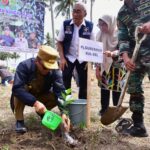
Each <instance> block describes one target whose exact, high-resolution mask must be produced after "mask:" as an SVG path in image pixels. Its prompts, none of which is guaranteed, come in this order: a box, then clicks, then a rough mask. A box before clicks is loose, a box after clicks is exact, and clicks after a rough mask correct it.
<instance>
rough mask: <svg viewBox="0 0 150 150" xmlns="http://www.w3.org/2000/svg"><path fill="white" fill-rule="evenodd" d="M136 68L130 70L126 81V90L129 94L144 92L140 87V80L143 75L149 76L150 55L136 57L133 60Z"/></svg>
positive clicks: (141, 80)
mask: <svg viewBox="0 0 150 150" xmlns="http://www.w3.org/2000/svg"><path fill="white" fill-rule="evenodd" d="M135 64H136V69H135V71H133V72H131V75H130V79H129V82H128V90H127V92H128V93H129V94H134V93H141V94H142V93H144V91H143V88H142V82H143V79H144V77H145V75H148V76H149V77H150V55H149V56H145V57H141V58H140V57H138V58H137V61H136V62H135Z"/></svg>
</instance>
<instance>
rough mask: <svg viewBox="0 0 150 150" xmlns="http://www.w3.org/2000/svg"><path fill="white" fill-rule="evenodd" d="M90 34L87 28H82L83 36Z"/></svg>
mask: <svg viewBox="0 0 150 150" xmlns="http://www.w3.org/2000/svg"><path fill="white" fill-rule="evenodd" d="M90 34H91V33H90V32H89V28H88V27H84V29H83V35H90Z"/></svg>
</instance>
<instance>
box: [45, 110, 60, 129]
mask: <svg viewBox="0 0 150 150" xmlns="http://www.w3.org/2000/svg"><path fill="white" fill-rule="evenodd" d="M61 122H62V118H61V117H60V116H59V115H57V114H56V113H54V112H52V111H48V110H47V111H46V112H45V114H44V117H43V119H42V124H43V125H44V126H45V127H47V128H48V129H50V130H53V131H54V130H56V129H57V127H58V126H59V125H60V123H61Z"/></svg>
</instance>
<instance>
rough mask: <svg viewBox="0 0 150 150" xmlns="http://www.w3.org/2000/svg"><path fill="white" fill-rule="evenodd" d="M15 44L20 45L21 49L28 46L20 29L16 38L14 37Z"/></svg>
mask: <svg viewBox="0 0 150 150" xmlns="http://www.w3.org/2000/svg"><path fill="white" fill-rule="evenodd" d="M15 46H16V47H21V48H23V49H25V48H28V41H27V39H26V38H25V37H24V33H23V31H22V30H21V31H19V32H18V34H17V38H15Z"/></svg>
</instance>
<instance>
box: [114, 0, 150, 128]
mask: <svg viewBox="0 0 150 150" xmlns="http://www.w3.org/2000/svg"><path fill="white" fill-rule="evenodd" d="M117 21H118V29H119V32H118V38H119V49H120V53H124V52H127V53H128V55H129V56H131V55H132V52H133V49H134V47H135V37H134V32H135V28H136V26H140V25H141V24H143V23H146V22H149V21H150V0H125V1H124V5H123V6H122V8H121V9H120V11H119V13H118V17H117ZM149 63H150V35H149V34H148V36H147V38H146V39H145V40H144V41H143V42H142V44H141V47H140V51H139V53H138V58H137V60H136V62H135V64H136V69H135V71H134V72H132V73H131V77H130V80H129V84H128V93H130V94H131V96H130V110H131V111H132V112H133V115H132V119H133V122H134V126H136V124H138V123H143V112H144V111H143V108H144V96H143V95H142V94H143V89H142V81H143V78H144V76H145V74H146V73H148V74H149V75H150V64H149Z"/></svg>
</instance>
